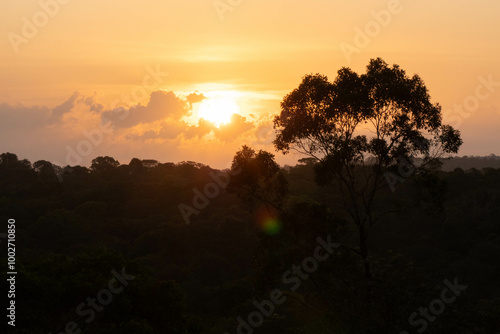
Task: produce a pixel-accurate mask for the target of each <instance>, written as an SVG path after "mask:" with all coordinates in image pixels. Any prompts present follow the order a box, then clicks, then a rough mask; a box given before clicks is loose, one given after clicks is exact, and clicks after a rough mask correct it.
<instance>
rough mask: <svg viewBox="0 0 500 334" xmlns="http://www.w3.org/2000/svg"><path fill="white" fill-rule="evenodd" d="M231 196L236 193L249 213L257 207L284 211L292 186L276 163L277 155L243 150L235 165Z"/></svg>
mask: <svg viewBox="0 0 500 334" xmlns="http://www.w3.org/2000/svg"><path fill="white" fill-rule="evenodd" d="M230 174H231V180H230V183H229V185H228V192H230V193H235V194H236V195H237V196H238V197H239V198H240V199H241V200H242V201H243V202H244V203H245V206H246V207H247V208H249V209H254V208H255V207H256V206H257V205H264V206H266V207H268V208H273V209H277V210H281V209H282V207H283V199H284V197H285V195H286V194H287V192H288V182H287V181H286V179H285V176H284V175H283V173H282V172H281V170H280V167H279V165H278V164H277V163H276V162H275V161H274V155H273V154H271V153H269V152H266V151H263V150H260V151H259V152H255V150H254V149H252V148H250V147H248V146H243V147H242V149H241V150H240V151H238V152H236V154H235V156H234V158H233V163H232V165H231V173H230Z"/></svg>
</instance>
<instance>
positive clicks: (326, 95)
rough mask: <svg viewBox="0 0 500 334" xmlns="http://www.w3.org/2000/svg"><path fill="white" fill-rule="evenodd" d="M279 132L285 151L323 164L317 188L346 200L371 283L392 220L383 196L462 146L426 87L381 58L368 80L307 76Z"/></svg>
mask: <svg viewBox="0 0 500 334" xmlns="http://www.w3.org/2000/svg"><path fill="white" fill-rule="evenodd" d="M274 126H275V129H276V131H277V137H276V139H275V141H274V145H275V147H276V149H277V150H278V151H281V152H283V153H285V154H286V153H288V152H289V151H290V150H296V151H298V152H300V153H302V154H304V155H306V156H308V157H312V158H315V159H316V161H317V162H318V164H317V166H316V169H315V172H316V180H317V182H318V183H319V184H321V185H326V184H331V183H335V184H336V185H337V186H338V189H339V190H340V191H341V194H343V195H342V196H341V197H342V200H343V207H344V208H345V211H346V213H347V215H348V216H349V217H350V220H351V221H352V222H353V223H354V224H355V225H356V227H357V230H358V233H359V251H358V254H359V255H360V256H361V258H362V260H363V264H364V271H365V277H366V278H367V281H369V280H370V278H371V273H370V264H369V261H368V232H369V229H370V228H372V227H373V226H374V225H375V224H376V223H377V222H378V221H380V219H381V218H382V217H383V216H384V215H385V214H387V213H390V212H391V211H390V210H380V208H375V204H376V199H377V196H376V195H377V193H379V191H380V190H381V189H383V188H385V187H386V181H387V180H386V179H387V177H388V176H394V174H388V173H390V172H394V171H395V170H399V171H405V173H404V176H405V177H409V176H410V174H411V173H413V172H418V171H419V170H424V169H426V168H428V166H430V165H432V163H434V162H436V161H437V160H438V159H439V158H440V157H442V156H443V155H445V154H449V153H456V152H458V149H459V147H460V145H461V144H462V140H461V138H460V133H459V131H457V130H455V129H453V128H452V127H451V126H449V125H443V124H442V123H441V106H440V105H439V104H433V103H431V101H430V96H429V93H428V89H427V87H426V86H425V84H424V82H423V81H422V79H421V78H420V77H419V76H418V75H414V76H412V77H409V76H407V75H406V73H405V71H404V70H402V69H401V68H400V67H399V66H398V65H393V66H392V67H390V66H388V64H387V63H386V62H384V61H383V60H382V59H380V58H378V59H372V60H371V61H370V63H369V64H368V66H367V71H366V73H365V74H362V75H358V74H357V73H355V72H353V71H352V70H351V69H350V68H345V67H344V68H342V69H340V70H339V71H338V76H337V78H336V79H335V80H334V81H333V82H329V81H328V78H327V77H326V76H322V75H319V74H316V75H307V76H305V77H304V78H303V81H302V83H301V84H300V85H299V87H298V88H297V89H295V90H294V91H292V92H291V93H290V94H288V95H287V96H286V97H285V98H284V100H283V101H282V103H281V113H280V114H279V115H277V116H276V117H275V119H274ZM367 133H371V135H370V136H368V135H367ZM417 158H420V159H421V160H420V159H419V160H418V161H421V163H420V164H417V163H416V161H417V160H416V159H417ZM402 179H403V178H402V177H401V176H397V180H398V181H401V180H402Z"/></svg>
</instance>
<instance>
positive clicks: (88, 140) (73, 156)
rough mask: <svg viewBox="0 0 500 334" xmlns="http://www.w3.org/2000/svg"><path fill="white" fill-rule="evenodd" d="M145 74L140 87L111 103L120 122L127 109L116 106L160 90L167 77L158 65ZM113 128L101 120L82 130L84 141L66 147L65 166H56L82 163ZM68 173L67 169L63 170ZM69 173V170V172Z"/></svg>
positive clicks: (107, 121) (125, 115)
mask: <svg viewBox="0 0 500 334" xmlns="http://www.w3.org/2000/svg"><path fill="white" fill-rule="evenodd" d="M146 72H147V73H148V74H146V75H145V76H144V78H143V80H142V85H137V86H135V87H133V88H132V89H131V91H130V93H129V94H128V95H127V94H123V95H122V96H121V98H119V99H116V100H114V101H113V102H112V103H111V110H112V111H113V113H120V115H119V116H118V118H119V119H120V120H122V121H123V120H125V119H126V118H127V117H128V116H129V109H128V108H116V106H117V105H118V104H120V103H126V104H128V105H130V104H133V103H135V102H136V101H140V100H141V99H144V98H145V97H147V96H148V94H149V93H150V92H152V91H154V90H155V89H158V88H160V85H161V84H162V83H163V81H164V78H165V77H167V76H168V75H169V73H168V72H162V71H161V70H160V65H156V69H153V68H152V67H151V66H147V67H146ZM113 130H114V127H113V126H112V122H111V121H110V120H106V119H103V120H101V122H100V123H99V125H98V126H97V127H96V128H94V129H92V130H90V131H87V130H83V131H82V135H83V137H85V139H82V140H80V141H79V142H78V143H77V144H76V147H71V146H70V145H67V146H66V158H65V164H62V165H61V164H60V163H58V162H56V163H55V164H56V165H59V166H69V165H78V164H80V163H81V162H82V161H83V157H87V156H89V155H90V154H92V152H93V150H94V149H95V148H96V147H97V146H99V145H101V144H102V142H103V140H104V136H105V135H108V134H110V133H112V132H113ZM65 171H66V172H67V171H68V170H67V169H66V170H65ZM69 171H71V169H70V170H69ZM57 176H58V178H59V181H61V182H62V177H61V175H60V174H58V175H57Z"/></svg>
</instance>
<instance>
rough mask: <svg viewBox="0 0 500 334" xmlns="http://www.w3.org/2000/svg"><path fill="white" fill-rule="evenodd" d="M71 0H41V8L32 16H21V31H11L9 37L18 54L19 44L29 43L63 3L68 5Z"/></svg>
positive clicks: (39, 3) (57, 12)
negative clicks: (17, 32) (18, 32)
mask: <svg viewBox="0 0 500 334" xmlns="http://www.w3.org/2000/svg"><path fill="white" fill-rule="evenodd" d="M70 1H71V0H40V1H38V5H39V6H40V10H39V11H37V12H36V13H35V14H33V16H32V17H31V18H28V17H26V16H23V17H22V18H21V22H22V24H23V25H22V27H21V33H20V34H16V33H15V32H9V33H8V34H7V39H8V40H9V42H10V45H11V46H12V49H13V50H14V52H15V53H16V54H19V46H20V45H21V44H28V43H29V42H30V40H32V39H33V38H35V37H36V36H37V35H38V33H39V32H40V29H43V28H44V27H46V26H47V24H49V21H50V19H52V18H54V17H55V16H56V15H57V14H59V11H60V9H61V5H66V4H67V3H69V2H70Z"/></svg>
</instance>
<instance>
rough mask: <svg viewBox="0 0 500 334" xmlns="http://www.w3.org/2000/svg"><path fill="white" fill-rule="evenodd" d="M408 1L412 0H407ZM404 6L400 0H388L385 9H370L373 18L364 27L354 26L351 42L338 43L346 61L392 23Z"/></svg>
mask: <svg viewBox="0 0 500 334" xmlns="http://www.w3.org/2000/svg"><path fill="white" fill-rule="evenodd" d="M408 1H409V2H411V1H413V0H408ZM403 10H404V7H403V5H402V3H401V1H400V0H389V1H388V2H387V9H381V10H379V11H372V12H371V16H372V17H373V20H370V21H368V22H367V23H366V24H365V26H364V28H363V29H361V28H360V27H355V28H354V32H355V33H356V34H355V35H354V38H353V41H352V44H349V43H346V42H342V43H340V45H339V48H340V50H341V51H342V53H343V54H344V57H345V58H346V59H347V61H348V62H350V61H351V59H352V55H353V54H359V53H361V50H363V49H364V48H366V47H368V46H369V45H370V43H371V42H372V40H373V39H374V38H376V37H377V36H379V35H380V33H381V32H382V29H383V28H386V27H387V26H389V25H390V24H391V23H392V20H393V18H394V16H395V15H398V14H401V13H402V12H403Z"/></svg>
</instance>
